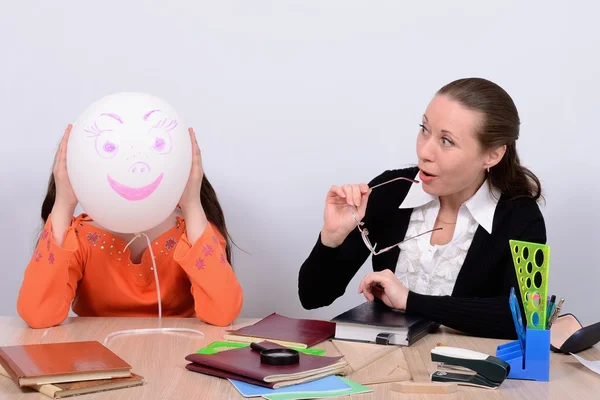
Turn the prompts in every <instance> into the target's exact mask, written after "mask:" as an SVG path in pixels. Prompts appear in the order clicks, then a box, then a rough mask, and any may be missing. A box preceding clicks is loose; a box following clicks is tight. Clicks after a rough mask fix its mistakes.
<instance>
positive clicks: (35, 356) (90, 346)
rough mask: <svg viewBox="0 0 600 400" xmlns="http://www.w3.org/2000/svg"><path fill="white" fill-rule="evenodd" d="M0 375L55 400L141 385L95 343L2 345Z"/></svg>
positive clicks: (127, 368) (127, 367)
mask: <svg viewBox="0 0 600 400" xmlns="http://www.w3.org/2000/svg"><path fill="white" fill-rule="evenodd" d="M0 375H4V376H6V377H8V378H10V379H12V380H13V381H14V382H15V384H16V385H18V386H20V387H28V388H31V389H33V390H37V391H38V392H40V393H42V394H45V395H46V396H48V397H51V398H55V399H58V398H64V397H69V396H75V395H80V394H87V393H94V392H100V391H105V390H113V389H120V388H126V387H132V386H140V385H143V384H144V380H143V378H142V377H141V376H139V375H136V374H134V373H132V372H131V366H130V365H129V364H127V363H126V362H125V361H124V360H122V359H121V358H120V357H119V356H117V355H116V354H115V353H113V352H112V351H111V350H110V349H108V348H106V347H105V346H103V345H102V344H101V343H100V342H97V341H86V342H66V343H44V344H27V345H16V346H2V347H0Z"/></svg>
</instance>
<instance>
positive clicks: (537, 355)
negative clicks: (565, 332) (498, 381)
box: [496, 240, 550, 382]
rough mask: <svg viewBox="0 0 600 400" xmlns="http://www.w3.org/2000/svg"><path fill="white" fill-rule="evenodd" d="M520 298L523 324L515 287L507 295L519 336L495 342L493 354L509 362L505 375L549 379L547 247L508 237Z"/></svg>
mask: <svg viewBox="0 0 600 400" xmlns="http://www.w3.org/2000/svg"><path fill="white" fill-rule="evenodd" d="M510 247H511V252H512V255H513V262H514V265H515V270H516V273H517V279H518V283H519V288H520V292H521V298H522V299H523V308H524V310H525V316H526V318H527V319H526V321H527V328H525V327H524V325H523V320H522V318H521V309H520V307H519V301H518V299H517V296H516V294H515V289H514V288H511V291H510V296H509V304H510V309H511V312H512V316H513V322H514V325H515V329H516V331H517V337H518V340H516V341H514V342H510V343H506V344H503V345H500V346H498V348H497V350H496V357H498V358H500V359H502V360H504V361H506V362H507V363H508V364H509V365H510V372H509V374H508V377H507V378H508V379H530V380H536V381H545V382H547V381H549V380H550V330H549V329H547V325H548V324H547V322H548V321H547V317H546V315H547V313H546V308H547V301H548V265H549V255H550V254H549V253H550V248H549V247H548V246H547V245H541V244H537V243H529V242H521V241H515V240H511V241H510Z"/></svg>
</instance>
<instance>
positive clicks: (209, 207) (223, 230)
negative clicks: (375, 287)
mask: <svg viewBox="0 0 600 400" xmlns="http://www.w3.org/2000/svg"><path fill="white" fill-rule="evenodd" d="M55 199H56V182H55V181H54V174H51V175H50V179H49V180H48V191H47V192H46V197H45V198H44V201H43V203H42V211H41V217H42V220H43V221H44V223H46V221H47V220H48V217H49V216H50V212H51V211H52V207H54V201H55ZM200 202H201V203H202V208H203V209H204V213H205V214H206V218H207V219H208V221H209V222H211V223H212V224H213V225H215V226H216V228H217V229H218V231H219V233H220V234H221V235H223V237H224V238H225V241H226V242H227V245H226V247H225V253H226V255H227V261H228V262H229V263H231V237H230V236H229V234H228V232H227V225H226V223H225V215H224V214H223V209H222V208H221V204H220V203H219V199H218V197H217V193H216V192H215V189H214V188H213V186H212V185H211V183H210V182H209V181H208V179H207V178H206V174H205V175H204V177H203V178H202V187H201V189H200Z"/></svg>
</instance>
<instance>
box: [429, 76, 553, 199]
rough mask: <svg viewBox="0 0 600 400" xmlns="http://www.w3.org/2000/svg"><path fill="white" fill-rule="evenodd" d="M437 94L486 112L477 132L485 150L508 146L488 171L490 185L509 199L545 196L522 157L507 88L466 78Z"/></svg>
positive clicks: (516, 115)
mask: <svg viewBox="0 0 600 400" xmlns="http://www.w3.org/2000/svg"><path fill="white" fill-rule="evenodd" d="M437 94H439V95H446V96H448V97H450V98H451V99H453V100H455V101H458V102H459V103H461V104H462V105H463V106H464V107H466V108H468V109H470V110H474V111H478V112H480V113H481V114H482V115H483V122H482V124H481V127H480V128H479V131H478V132H477V138H478V140H479V144H480V145H481V147H482V149H483V150H491V149H495V148H498V147H501V146H504V145H506V152H505V154H504V156H503V157H502V160H500V162H499V163H498V164H496V165H495V166H494V167H492V168H490V170H489V173H488V176H487V178H488V180H489V182H490V185H491V186H493V187H496V188H497V189H498V190H500V192H502V193H503V194H505V195H506V196H508V197H509V198H516V197H531V198H533V199H534V200H536V201H537V200H538V199H539V198H540V197H542V186H541V184H540V180H539V179H538V178H537V176H535V174H534V173H533V172H531V171H530V170H529V169H527V168H525V167H524V166H522V165H521V161H520V160H519V155H518V154H517V145H516V141H517V139H518V138H519V128H520V124H521V121H520V119H519V112H518V111H517V107H516V106H515V103H514V102H513V100H512V98H511V97H510V96H509V95H508V93H507V92H506V91H505V90H504V89H502V88H501V87H500V86H498V85H497V84H495V83H493V82H490V81H488V80H486V79H482V78H464V79H458V80H456V81H453V82H451V83H449V84H447V85H445V86H444V87H443V88H441V89H440V90H439V91H438V92H437Z"/></svg>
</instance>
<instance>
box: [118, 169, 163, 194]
mask: <svg viewBox="0 0 600 400" xmlns="http://www.w3.org/2000/svg"><path fill="white" fill-rule="evenodd" d="M163 175H164V174H162V173H161V174H160V175H159V176H158V178H156V179H155V180H154V182H152V183H150V184H149V185H146V186H142V187H139V188H133V187H130V186H127V185H123V184H122V183H119V182H117V181H115V180H114V179H113V178H111V177H110V175H106V177H107V178H108V184H109V185H110V187H111V188H112V189H113V190H114V191H115V192H117V194H118V195H119V196H121V197H122V198H124V199H126V200H129V201H139V200H144V199H145V198H146V197H148V196H150V195H151V194H152V193H153V192H154V191H155V190H156V188H157V187H158V186H159V185H160V182H161V181H162V178H163Z"/></svg>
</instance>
